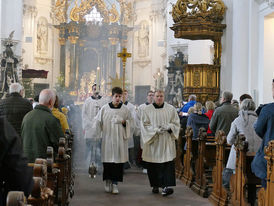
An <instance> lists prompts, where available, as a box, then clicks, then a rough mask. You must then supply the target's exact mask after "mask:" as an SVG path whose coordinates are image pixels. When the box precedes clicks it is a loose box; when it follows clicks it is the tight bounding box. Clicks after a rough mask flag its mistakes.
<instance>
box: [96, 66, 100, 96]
mask: <svg viewBox="0 0 274 206" xmlns="http://www.w3.org/2000/svg"><path fill="white" fill-rule="evenodd" d="M96 92H98V93H99V92H100V67H97V72H96Z"/></svg>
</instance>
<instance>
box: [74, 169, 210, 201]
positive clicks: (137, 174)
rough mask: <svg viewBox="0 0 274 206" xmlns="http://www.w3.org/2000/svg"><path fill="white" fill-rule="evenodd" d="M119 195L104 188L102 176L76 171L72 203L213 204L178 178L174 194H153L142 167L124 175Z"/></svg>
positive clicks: (128, 171)
mask: <svg viewBox="0 0 274 206" xmlns="http://www.w3.org/2000/svg"><path fill="white" fill-rule="evenodd" d="M118 187H119V191H120V194H118V195H113V194H109V193H106V192H105V191H104V183H103V181H102V176H97V177H96V178H95V179H90V178H89V177H88V175H87V174H86V173H84V172H83V171H80V170H79V171H77V172H76V178H75V185H74V190H75V195H74V197H73V199H72V200H70V205H71V206H108V205H110V206H114V205H117V206H124V205H125V206H146V205H147V206H154V205H155V206H156V205H157V206H164V205H170V206H176V205H180V206H210V205H211V204H210V203H209V201H208V199H206V198H202V197H200V196H198V195H197V194H195V193H194V192H193V191H192V190H191V189H189V188H187V187H186V186H185V185H183V184H182V183H181V182H180V181H179V180H177V186H176V187H175V188H174V189H175V192H174V194H173V195H171V196H168V197H162V195H161V194H152V192H151V188H150V186H149V182H148V178H147V175H146V174H143V173H142V172H141V170H138V169H130V170H127V171H126V173H125V175H124V182H123V183H120V184H119V185H118Z"/></svg>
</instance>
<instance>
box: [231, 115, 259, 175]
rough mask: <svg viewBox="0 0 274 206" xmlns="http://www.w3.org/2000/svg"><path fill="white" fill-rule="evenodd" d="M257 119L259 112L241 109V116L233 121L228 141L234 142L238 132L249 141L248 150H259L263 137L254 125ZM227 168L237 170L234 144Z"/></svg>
mask: <svg viewBox="0 0 274 206" xmlns="http://www.w3.org/2000/svg"><path fill="white" fill-rule="evenodd" d="M256 120H257V114H256V113H255V112H253V111H243V110H240V111H239V116H238V117H237V118H236V119H235V120H234V121H233V122H232V124H231V129H230V131H229V133H228V135H227V143H228V144H231V145H232V144H234V143H235V140H236V137H237V135H238V134H243V135H244V136H245V138H246V141H247V142H248V151H249V152H257V151H258V149H259V147H260V145H261V142H262V140H261V138H260V137H259V136H258V135H257V134H256V132H255V130H254V128H253V125H254V122H255V121H256ZM226 167H227V168H230V169H233V170H235V168H236V150H235V147H234V145H232V147H231V150H230V153H229V157H228V161H227V165H226Z"/></svg>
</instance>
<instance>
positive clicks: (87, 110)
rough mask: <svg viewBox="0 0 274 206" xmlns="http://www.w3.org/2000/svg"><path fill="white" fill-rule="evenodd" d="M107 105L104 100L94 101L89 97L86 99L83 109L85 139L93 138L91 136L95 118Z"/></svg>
mask: <svg viewBox="0 0 274 206" xmlns="http://www.w3.org/2000/svg"><path fill="white" fill-rule="evenodd" d="M105 103H106V102H105V100H104V98H100V99H93V98H92V97H89V98H87V99H86V101H85V103H84V105H83V108H82V127H83V130H84V131H85V135H84V138H85V139H92V138H93V137H92V136H91V135H92V125H93V121H94V118H95V116H96V115H97V113H98V112H99V110H100V109H101V108H102V106H103V105H104V104H105Z"/></svg>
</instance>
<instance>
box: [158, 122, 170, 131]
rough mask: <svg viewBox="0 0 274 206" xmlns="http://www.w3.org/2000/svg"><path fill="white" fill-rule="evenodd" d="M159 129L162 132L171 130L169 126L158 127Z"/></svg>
mask: <svg viewBox="0 0 274 206" xmlns="http://www.w3.org/2000/svg"><path fill="white" fill-rule="evenodd" d="M160 129H161V130H162V131H165V132H166V131H168V130H170V129H171V128H170V126H169V124H163V125H162V126H161V127H160Z"/></svg>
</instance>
